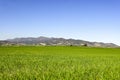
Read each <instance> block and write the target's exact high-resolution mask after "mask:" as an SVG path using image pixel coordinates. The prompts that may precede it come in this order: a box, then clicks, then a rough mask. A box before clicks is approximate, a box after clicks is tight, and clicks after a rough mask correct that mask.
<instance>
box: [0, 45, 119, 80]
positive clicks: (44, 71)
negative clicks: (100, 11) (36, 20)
mask: <svg viewBox="0 0 120 80" xmlns="http://www.w3.org/2000/svg"><path fill="white" fill-rule="evenodd" d="M0 80H120V49H119V48H91V47H75V46H72V47H69V46H19V47H17V46H9V47H8V46H6V47H5V46H4V47H0Z"/></svg>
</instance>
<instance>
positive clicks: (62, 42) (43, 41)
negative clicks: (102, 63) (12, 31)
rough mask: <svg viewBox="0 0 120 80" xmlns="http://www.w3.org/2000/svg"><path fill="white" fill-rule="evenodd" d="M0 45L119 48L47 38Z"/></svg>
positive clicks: (24, 39)
mask: <svg viewBox="0 0 120 80" xmlns="http://www.w3.org/2000/svg"><path fill="white" fill-rule="evenodd" d="M0 45H2V46H8V45H34V46H39V45H40V46H47V45H50V46H89V47H119V46H118V45H116V44H114V43H103V42H90V41H84V40H76V39H65V38H53V37H51V38H49V37H43V36H41V37H38V38H34V37H27V38H14V39H7V40H2V41H0Z"/></svg>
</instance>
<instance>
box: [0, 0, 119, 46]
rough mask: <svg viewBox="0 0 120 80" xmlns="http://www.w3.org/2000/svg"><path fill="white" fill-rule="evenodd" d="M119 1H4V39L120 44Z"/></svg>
mask: <svg viewBox="0 0 120 80" xmlns="http://www.w3.org/2000/svg"><path fill="white" fill-rule="evenodd" d="M119 4H120V1H119V0H0V40H4V39H11V38H16V37H39V36H45V37H62V38H73V39H81V40H87V41H97V42H107V43H115V44H118V45H120V37H119V34H120V10H119V9H120V5H119Z"/></svg>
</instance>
